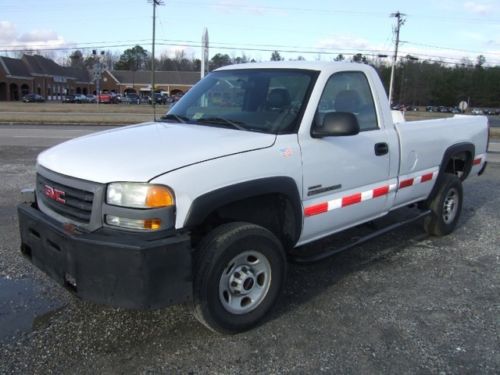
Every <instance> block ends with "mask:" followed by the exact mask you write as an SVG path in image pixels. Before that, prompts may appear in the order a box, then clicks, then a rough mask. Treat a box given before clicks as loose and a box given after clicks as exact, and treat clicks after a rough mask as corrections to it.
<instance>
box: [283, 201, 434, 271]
mask: <svg viewBox="0 0 500 375" xmlns="http://www.w3.org/2000/svg"><path fill="white" fill-rule="evenodd" d="M430 213H431V210H426V211H423V212H421V213H420V214H418V215H417V216H415V217H411V218H409V219H406V220H403V221H400V222H399V223H395V224H392V225H389V226H387V227H385V228H382V229H379V230H377V231H375V232H373V233H370V234H368V235H366V236H365V237H361V238H359V239H357V240H356V241H354V242H351V243H349V244H347V245H344V246H341V247H339V248H336V249H331V250H327V251H325V252H322V253H319V254H314V255H310V256H308V255H297V254H294V255H292V256H290V258H289V259H290V260H291V261H292V262H294V263H297V264H307V263H315V262H319V261H320V260H323V259H326V258H328V257H331V256H332V255H335V254H338V253H341V252H342V251H345V250H348V249H351V248H353V247H355V246H358V245H361V244H363V243H365V242H367V241H370V240H372V239H374V238H376V237H379V236H381V235H383V234H386V233H387V232H390V231H393V230H394V229H397V228H399V227H402V226H404V225H406V224H410V223H413V222H415V221H417V220H420V219H422V218H424V217H426V216H428V215H430Z"/></svg>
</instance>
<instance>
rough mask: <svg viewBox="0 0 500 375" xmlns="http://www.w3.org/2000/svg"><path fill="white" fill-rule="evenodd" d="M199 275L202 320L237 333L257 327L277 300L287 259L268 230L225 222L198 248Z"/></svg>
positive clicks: (197, 289) (219, 329)
mask: <svg viewBox="0 0 500 375" xmlns="http://www.w3.org/2000/svg"><path fill="white" fill-rule="evenodd" d="M194 275H195V276H194V293H193V297H194V298H193V300H194V315H195V316H196V318H197V319H198V320H199V321H200V322H201V323H203V324H204V325H205V326H207V327H208V328H210V329H211V330H213V331H215V332H219V333H237V332H241V331H245V330H247V329H250V328H252V327H253V326H255V325H257V324H258V323H259V322H260V321H261V320H262V319H263V318H264V317H265V315H266V313H267V312H268V311H269V310H270V309H271V308H272V306H273V305H274V303H275V302H276V300H277V298H278V296H279V294H280V291H281V289H282V286H283V284H284V281H285V275H286V258H285V254H284V251H283V248H282V245H281V243H280V242H279V240H278V239H277V238H276V236H274V235H273V234H272V233H271V232H269V231H268V230H267V229H265V228H263V227H260V226H257V225H254V224H249V223H230V224H224V225H221V226H220V227H218V228H216V229H215V230H213V231H212V232H211V233H209V234H208V235H207V237H206V238H205V239H203V241H202V242H201V244H200V246H199V247H198V252H197V256H196V258H195V270H194Z"/></svg>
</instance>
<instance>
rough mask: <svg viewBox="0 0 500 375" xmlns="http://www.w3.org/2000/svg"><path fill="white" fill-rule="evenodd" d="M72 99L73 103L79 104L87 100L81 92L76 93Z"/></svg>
mask: <svg viewBox="0 0 500 375" xmlns="http://www.w3.org/2000/svg"><path fill="white" fill-rule="evenodd" d="M74 100H75V103H79V104H81V103H88V102H89V100H88V98H87V97H86V96H85V95H83V94H76V95H75V99H74Z"/></svg>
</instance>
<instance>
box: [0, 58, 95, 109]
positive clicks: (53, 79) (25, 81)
mask: <svg viewBox="0 0 500 375" xmlns="http://www.w3.org/2000/svg"><path fill="white" fill-rule="evenodd" d="M94 91H95V85H94V84H93V83H92V82H91V79H90V75H89V73H88V71H87V70H86V69H78V68H72V67H64V66H61V65H59V64H57V63H56V62H54V61H53V60H51V59H47V58H45V57H43V56H40V55H23V57H22V58H20V59H14V58H11V57H4V56H0V101H5V100H7V101H16V100H20V99H21V98H22V97H23V96H24V95H26V94H29V93H35V94H39V95H42V96H43V97H45V98H46V99H47V100H61V99H62V97H63V96H64V95H66V94H91V93H92V92H94Z"/></svg>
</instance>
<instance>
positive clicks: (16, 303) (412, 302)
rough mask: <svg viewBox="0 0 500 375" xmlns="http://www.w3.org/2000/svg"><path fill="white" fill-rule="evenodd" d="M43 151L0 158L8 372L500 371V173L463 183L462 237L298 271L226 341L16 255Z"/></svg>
mask: <svg viewBox="0 0 500 375" xmlns="http://www.w3.org/2000/svg"><path fill="white" fill-rule="evenodd" d="M41 150H42V149H41V148H38V147H27V146H2V147H0V160H1V163H0V176H1V178H0V193H1V194H0V213H1V215H0V373H2V374H4V373H7V374H8V373H44V374H47V373H92V374H94V373H147V374H156V373H195V374H198V373H238V374H239V373H266V374H267V373H288V372H291V373H318V372H326V373H370V374H373V373H382V374H387V373H397V374H401V373H442V374H445V373H481V374H485V373H490V374H494V373H496V374H498V373H499V372H500V351H499V349H500V339H499V337H500V330H499V328H500V273H499V265H500V214H499V212H500V195H499V193H498V192H499V187H500V164H490V165H489V168H488V169H487V170H486V173H485V174H484V175H483V176H482V177H479V178H473V179H470V180H468V181H467V182H466V183H465V186H464V191H465V202H464V209H463V212H462V219H461V221H460V223H459V226H458V228H457V230H456V232H455V233H454V234H452V235H450V236H448V237H446V238H431V237H428V236H427V235H425V233H424V232H423V230H422V229H421V226H419V225H417V224H414V225H410V226H407V227H405V228H403V229H400V230H398V231H395V232H393V233H390V234H388V235H386V236H384V237H381V238H379V239H377V240H374V241H372V242H370V243H369V244H365V245H363V246H359V247H357V248H356V249H353V250H351V251H348V252H345V253H342V254H339V255H336V256H334V257H332V258H330V259H329V260H326V261H324V262H322V263H320V264H316V265H309V266H298V265H291V266H290V268H289V271H290V272H289V279H288V283H287V287H286V290H285V292H284V295H283V298H282V299H281V301H280V303H279V305H278V306H277V308H276V309H275V311H274V312H273V314H272V315H271V316H270V318H269V320H268V321H267V322H266V323H265V324H263V325H262V326H260V327H258V328H257V329H254V330H252V331H250V332H247V333H244V334H239V335H235V336H219V335H216V334H213V333H211V332H209V331H208V330H206V329H205V328H204V327H203V326H201V325H200V324H199V323H197V321H196V320H195V319H194V318H193V317H192V316H191V315H190V312H189V309H188V308H187V307H186V306H174V307H172V308H168V309H163V310H159V311H148V312H137V311H125V310H120V309H112V308H108V307H102V306H97V305H93V304H90V303H84V302H81V301H78V300H76V299H74V298H73V297H71V296H70V295H69V294H68V293H67V292H66V291H64V290H63V289H62V288H60V287H59V286H57V285H55V284H54V283H53V282H52V281H51V280H49V279H48V278H47V277H46V276H45V275H43V274H42V273H41V272H39V271H38V270H36V269H35V268H34V267H32V266H31V265H30V264H29V263H28V262H27V261H25V260H24V259H23V258H22V257H21V256H20V253H19V251H18V247H19V235H18V233H17V221H16V220H17V219H16V211H15V204H16V201H17V199H18V191H19V189H20V188H21V187H24V186H26V185H31V184H32V183H33V181H34V168H33V165H34V160H35V157H36V154H37V153H38V152H40V151H41ZM331 241H332V240H331V239H327V240H323V241H322V242H320V243H317V244H315V245H314V246H328V245H329V244H330V243H331ZM306 250H307V249H306Z"/></svg>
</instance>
